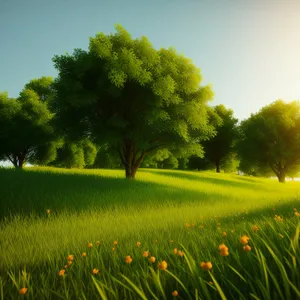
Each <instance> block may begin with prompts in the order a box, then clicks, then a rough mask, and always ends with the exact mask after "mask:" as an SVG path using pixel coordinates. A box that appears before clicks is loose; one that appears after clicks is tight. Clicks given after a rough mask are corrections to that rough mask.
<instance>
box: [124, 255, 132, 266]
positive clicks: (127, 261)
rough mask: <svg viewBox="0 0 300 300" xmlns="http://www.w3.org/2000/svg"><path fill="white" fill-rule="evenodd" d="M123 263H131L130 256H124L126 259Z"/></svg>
mask: <svg viewBox="0 0 300 300" xmlns="http://www.w3.org/2000/svg"><path fill="white" fill-rule="evenodd" d="M125 262H126V264H131V262H132V258H131V256H130V255H128V256H126V258H125Z"/></svg>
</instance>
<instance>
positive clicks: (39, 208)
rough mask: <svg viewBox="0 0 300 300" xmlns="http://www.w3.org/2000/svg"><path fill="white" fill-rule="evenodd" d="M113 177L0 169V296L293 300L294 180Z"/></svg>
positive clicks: (147, 174)
mask: <svg viewBox="0 0 300 300" xmlns="http://www.w3.org/2000/svg"><path fill="white" fill-rule="evenodd" d="M123 177H124V171H121V170H64V169H55V168H28V169H25V170H23V171H15V170H12V169H11V170H5V169H0V276H1V277H0V299H15V298H14V297H16V298H17V297H18V292H19V290H20V289H21V288H23V287H25V288H28V291H27V292H26V295H27V296H28V297H30V298H31V299H59V297H61V298H62V299H99V296H100V297H101V298H103V299H105V298H107V299H139V298H143V299H172V298H173V297H174V296H173V295H172V292H173V291H174V290H176V291H178V296H177V297H178V298H181V299H220V297H221V298H223V299H225V298H227V299H297V298H299V299H300V271H299V270H300V268H299V264H300V249H299V229H300V225H299V220H300V218H299V216H298V215H297V214H298V213H297V211H296V210H297V209H298V210H300V200H299V199H300V198H299V191H300V183H299V182H288V183H286V184H279V183H278V182H277V181H275V180H274V181H272V180H268V179H257V178H253V177H246V176H238V175H227V174H226V175H225V174H216V173H212V172H190V171H170V170H157V169H141V170H140V171H139V172H138V174H137V178H136V180H135V181H128V180H125V179H124V178H123ZM47 210H50V213H47ZM275 215H276V216H275ZM256 226H257V227H256ZM244 235H245V236H247V237H248V238H249V240H247V239H246V240H245V239H242V240H241V237H242V236H244ZM114 242H117V245H115V244H114ZM138 242H139V243H140V245H139V244H137V243H138ZM89 243H91V244H92V246H91V245H89V246H90V247H88V244H89ZM243 243H244V244H243ZM222 244H225V246H226V247H227V248H228V251H227V254H228V255H225V254H224V252H223V254H224V255H222V254H221V253H222V251H221V250H220V249H219V246H220V245H222ZM246 244H248V245H249V246H250V248H251V249H250V251H249V247H246ZM243 247H246V248H243ZM174 248H176V249H177V251H180V250H181V251H182V252H179V254H180V255H178V252H177V254H174ZM221 248H223V249H224V246H223V247H221ZM225 250H226V249H225ZM245 250H248V251H245ZM145 252H147V253H148V255H149V256H148V257H144V256H143V254H144V255H145V256H146V254H147V253H145ZM175 252H176V251H175ZM82 253H86V256H82ZM225 253H226V251H225ZM69 255H74V260H72V259H71V260H70V258H72V257H69V261H72V264H70V265H69V266H68V267H67V268H64V266H66V265H68V263H67V262H68V259H67V257H68V256H69ZM128 255H130V256H131V258H132V262H130V259H128V258H127V259H126V256H128ZM151 256H153V257H155V258H156V261H155V262H154V263H151V262H150V261H149V257H151ZM126 260H127V263H126ZM162 261H166V262H167V269H166V270H160V269H159V267H158V265H159V264H158V263H159V262H162ZM208 261H209V262H211V264H212V268H211V269H210V270H205V266H209V265H202V268H201V266H200V263H201V262H208ZM129 262H130V263H129ZM160 267H161V268H162V269H163V268H164V265H160ZM203 268H204V269H203ZM94 269H97V270H99V273H97V274H93V270H94ZM25 270H26V271H25ZM60 270H65V273H64V275H63V276H60V275H59V271H60ZM97 270H96V271H97ZM96 271H95V273H96ZM22 272H23V275H22ZM62 273H63V272H61V275H62Z"/></svg>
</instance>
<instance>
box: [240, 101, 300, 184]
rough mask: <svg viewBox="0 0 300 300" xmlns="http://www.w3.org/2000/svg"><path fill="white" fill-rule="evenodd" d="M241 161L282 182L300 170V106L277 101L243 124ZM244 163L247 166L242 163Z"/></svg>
mask: <svg viewBox="0 0 300 300" xmlns="http://www.w3.org/2000/svg"><path fill="white" fill-rule="evenodd" d="M241 132H242V136H241V139H240V142H239V146H238V148H239V156H240V157H241V162H242V163H243V161H245V162H247V163H246V165H248V166H249V165H250V164H252V166H254V168H255V169H259V170H260V172H259V173H269V172H270V171H272V172H273V174H275V175H276V176H277V178H278V181H279V182H285V177H286V176H287V175H288V174H290V173H295V172H297V170H300V103H299V102H297V101H293V102H290V103H286V102H284V101H282V100H277V101H275V102H273V103H272V104H270V105H268V106H265V107H263V108H262V109H261V110H260V111H259V112H258V113H256V114H252V115H251V116H250V118H248V119H247V120H244V121H243V122H242V123H241ZM243 164H245V163H243Z"/></svg>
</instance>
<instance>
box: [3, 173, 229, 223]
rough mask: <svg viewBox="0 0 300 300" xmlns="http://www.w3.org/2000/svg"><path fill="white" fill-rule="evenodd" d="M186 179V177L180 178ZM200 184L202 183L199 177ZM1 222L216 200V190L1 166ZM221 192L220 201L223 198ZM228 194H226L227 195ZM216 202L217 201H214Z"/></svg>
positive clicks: (217, 194)
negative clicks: (147, 204)
mask: <svg viewBox="0 0 300 300" xmlns="http://www.w3.org/2000/svg"><path fill="white" fill-rule="evenodd" d="M182 178H185V179H189V177H182ZM197 179H199V184H201V178H198V177H197ZM0 183H1V186H0V221H1V220H2V219H4V218H9V217H13V216H14V215H16V214H20V215H22V216H29V215H30V214H34V215H37V216H43V215H44V216H45V214H46V209H51V214H53V212H55V211H59V210H64V209H67V210H68V211H70V212H72V213H79V212H81V211H87V210H90V209H92V208H97V209H102V210H103V211H104V210H106V209H109V210H114V209H117V208H118V206H119V204H120V203H122V209H126V208H128V207H132V206H134V205H138V206H140V205H141V204H142V203H143V201H145V200H146V201H149V200H150V201H151V204H155V203H157V204H158V205H160V204H161V203H162V199H164V200H163V201H165V203H166V204H167V201H168V199H171V200H172V206H173V207H174V206H178V207H180V206H181V205H182V204H183V203H186V202H188V203H195V202H197V203H199V202H205V201H208V199H209V201H213V200H211V199H212V198H213V199H218V198H219V196H220V194H219V193H216V192H213V191H212V192H209V193H207V192H202V191H192V190H191V191H188V192H187V191H186V190H184V189H182V188H180V187H173V186H169V185H167V184H166V183H163V182H161V183H153V182H145V181H139V180H136V181H129V180H127V179H125V178H109V177H102V176H97V175H94V174H88V173H86V174H76V173H56V172H49V171H48V172H42V171H35V170H22V171H17V170H14V169H0ZM224 197H225V196H224V195H223V196H222V200H224ZM229 197H230V196H228V198H229ZM214 201H217V200H214ZM211 203H212V202H211Z"/></svg>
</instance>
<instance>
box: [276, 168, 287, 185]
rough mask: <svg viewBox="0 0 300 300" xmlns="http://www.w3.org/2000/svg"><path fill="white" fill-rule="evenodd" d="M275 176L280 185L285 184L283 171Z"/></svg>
mask: <svg viewBox="0 0 300 300" xmlns="http://www.w3.org/2000/svg"><path fill="white" fill-rule="evenodd" d="M276 175H277V178H278V181H279V182H281V183H284V182H285V173H284V172H283V171H281V172H280V173H278V174H276Z"/></svg>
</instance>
